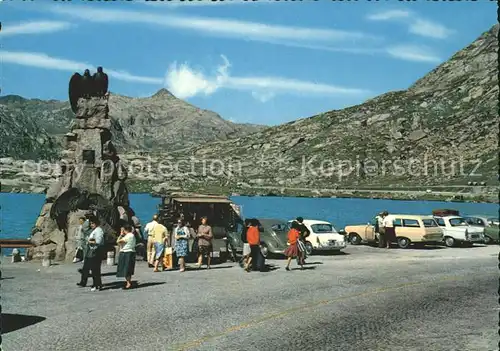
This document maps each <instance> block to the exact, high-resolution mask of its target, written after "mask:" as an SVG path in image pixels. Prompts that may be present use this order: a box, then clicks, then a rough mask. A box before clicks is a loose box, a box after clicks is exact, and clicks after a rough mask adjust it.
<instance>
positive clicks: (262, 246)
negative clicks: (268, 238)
mask: <svg viewBox="0 0 500 351" xmlns="http://www.w3.org/2000/svg"><path fill="white" fill-rule="evenodd" d="M260 252H261V253H262V256H264V257H267V256H268V255H269V248H268V247H267V245H266V244H265V243H262V244H260Z"/></svg>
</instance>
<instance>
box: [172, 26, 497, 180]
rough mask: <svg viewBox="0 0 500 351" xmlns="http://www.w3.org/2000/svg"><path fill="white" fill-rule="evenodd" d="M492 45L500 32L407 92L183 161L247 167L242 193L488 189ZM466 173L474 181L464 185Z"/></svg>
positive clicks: (210, 148)
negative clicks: (484, 185) (267, 189)
mask: <svg viewBox="0 0 500 351" xmlns="http://www.w3.org/2000/svg"><path fill="white" fill-rule="evenodd" d="M497 36H498V25H496V26H494V27H492V28H491V29H490V30H489V31H487V32H486V33H484V34H483V35H481V36H480V37H479V38H478V39H477V40H476V41H474V42H473V43H472V44H471V45H469V46H468V47H466V48H464V49H463V50H461V51H459V52H458V53H456V54H455V55H454V56H453V57H451V58H450V59H449V61H447V62H445V63H443V64H442V65H440V66H439V67H437V68H436V69H434V70H433V71H432V72H430V73H429V74H427V75H426V76H425V77H423V78H422V79H420V80H419V81H417V82H416V83H415V84H413V85H412V86H411V87H410V88H409V89H408V90H406V91H395V92H389V93H387V94H384V95H381V96H378V97H376V98H374V99H371V100H369V101H366V102H365V103H363V104H361V105H357V106H353V107H350V108H346V109H343V110H335V111H329V112H326V113H322V114H320V115H317V116H313V117H310V118H306V119H300V120H297V121H294V122H290V123H287V124H284V125H280V126H276V127H272V128H268V129H266V130H264V131H261V132H259V133H254V134H252V135H249V136H246V137H244V138H239V139H233V140H229V141H227V142H216V143H211V144H209V145H204V146H203V147H198V148H194V149H192V150H191V154H192V155H193V156H196V157H198V158H205V159H212V158H215V157H217V158H219V159H222V160H226V162H229V161H228V160H229V159H230V158H233V160H234V158H239V159H240V160H245V162H247V163H246V164H244V165H243V170H242V172H241V175H240V176H238V177H236V178H235V179H236V180H237V181H238V182H240V183H245V184H247V185H250V186H256V185H270V186H275V187H285V186H286V187H292V186H296V187H299V186H301V187H309V188H317V189H320V188H332V187H334V186H335V185H336V184H340V185H362V184H370V185H377V184H378V185H381V186H382V185H383V186H392V185H398V184H422V185H423V184H453V183H456V184H458V183H460V184H463V183H467V182H468V181H478V180H487V181H489V182H490V184H491V182H494V181H496V179H497V165H498V149H497V147H498V67H497V65H498V63H497V51H498V39H497ZM180 156H181V155H179V157H180ZM349 163H350V165H349ZM342 165H343V166H342ZM351 166H352V167H351ZM398 167H399V168H398ZM452 167H454V171H453V170H452ZM476 168H477V169H476ZM474 169H475V174H477V173H481V176H477V177H476V176H472V175H470V174H469V173H470V172H471V171H473V170H474ZM303 170H305V172H303ZM233 179H234V178H233Z"/></svg>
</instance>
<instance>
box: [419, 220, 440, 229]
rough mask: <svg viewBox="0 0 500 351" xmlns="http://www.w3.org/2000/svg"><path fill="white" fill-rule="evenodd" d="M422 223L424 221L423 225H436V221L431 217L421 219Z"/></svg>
mask: <svg viewBox="0 0 500 351" xmlns="http://www.w3.org/2000/svg"><path fill="white" fill-rule="evenodd" d="M422 223H424V227H437V226H438V225H437V223H436V221H435V220H433V219H422Z"/></svg>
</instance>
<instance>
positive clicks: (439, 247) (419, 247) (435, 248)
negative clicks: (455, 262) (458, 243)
mask: <svg viewBox="0 0 500 351" xmlns="http://www.w3.org/2000/svg"><path fill="white" fill-rule="evenodd" d="M395 248H398V249H399V247H397V246H396V247H395ZM443 249H446V247H444V246H413V247H410V250H417V251H418V250H443Z"/></svg>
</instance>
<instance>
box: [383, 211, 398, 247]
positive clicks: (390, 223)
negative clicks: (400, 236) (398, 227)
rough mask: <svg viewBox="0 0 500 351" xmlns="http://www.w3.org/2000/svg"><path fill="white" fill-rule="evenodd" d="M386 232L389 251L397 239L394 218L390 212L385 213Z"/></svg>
mask: <svg viewBox="0 0 500 351" xmlns="http://www.w3.org/2000/svg"><path fill="white" fill-rule="evenodd" d="M383 225H384V232H385V242H386V247H387V248H388V249H390V248H391V242H392V241H394V240H395V239H396V232H395V231H394V217H393V216H391V215H390V214H389V212H387V211H384V220H383Z"/></svg>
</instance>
